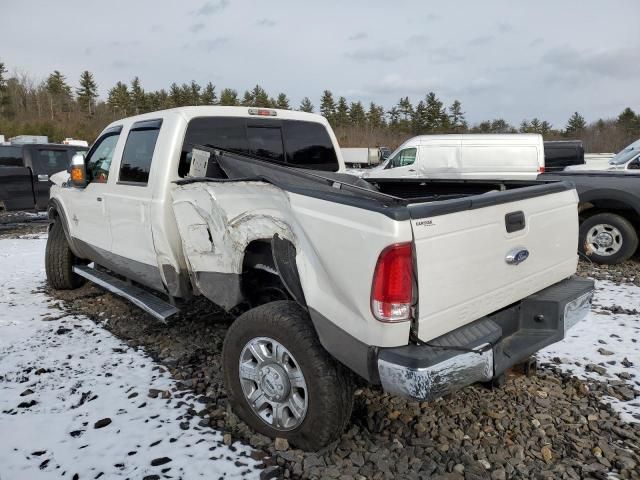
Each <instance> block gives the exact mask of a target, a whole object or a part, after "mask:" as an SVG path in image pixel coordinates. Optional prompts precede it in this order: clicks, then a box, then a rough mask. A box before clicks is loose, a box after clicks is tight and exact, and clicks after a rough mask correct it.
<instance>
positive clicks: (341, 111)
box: [333, 97, 351, 127]
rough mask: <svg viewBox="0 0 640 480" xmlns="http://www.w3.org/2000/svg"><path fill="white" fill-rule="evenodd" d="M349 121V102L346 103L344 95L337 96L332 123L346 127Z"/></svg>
mask: <svg viewBox="0 0 640 480" xmlns="http://www.w3.org/2000/svg"><path fill="white" fill-rule="evenodd" d="M350 123H351V118H350V117H349V104H348V103H347V99H346V98H344V97H340V98H338V106H337V107H336V109H335V112H334V115H333V124H334V126H336V127H346V126H347V125H349V124H350Z"/></svg>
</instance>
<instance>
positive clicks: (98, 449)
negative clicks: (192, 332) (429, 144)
mask: <svg viewBox="0 0 640 480" xmlns="http://www.w3.org/2000/svg"><path fill="white" fill-rule="evenodd" d="M44 247H45V240H44V239H43V238H38V236H37V235H29V236H27V238H22V239H0V480H32V479H33V480H37V479H49V478H67V479H74V478H79V479H86V478H91V479H93V478H103V479H111V478H126V477H128V478H136V479H143V478H149V479H155V478H164V475H166V476H170V477H171V478H185V479H192V478H207V479H215V478H256V477H257V476H258V475H257V474H258V472H259V470H256V468H255V464H256V462H255V461H253V460H252V459H251V458H250V457H249V454H250V449H249V448H248V447H245V446H242V445H240V444H234V445H232V446H231V447H227V446H226V445H224V443H223V442H222V436H221V434H220V433H219V432H217V431H215V430H213V429H211V428H208V427H200V426H198V425H197V421H198V418H199V417H195V419H194V420H191V421H190V422H189V421H188V420H187V419H186V417H185V415H187V411H188V410H189V408H190V405H192V404H193V405H194V407H193V408H195V409H196V410H198V409H199V408H198V404H197V403H195V404H194V401H193V396H192V395H191V394H189V393H188V392H184V394H183V395H182V397H181V394H179V393H176V392H172V393H171V394H170V392H171V390H172V389H173V388H175V383H174V381H173V380H172V379H171V378H170V377H169V375H168V374H167V373H166V372H165V370H164V368H163V367H162V366H160V365H158V364H155V363H154V362H153V360H152V359H151V358H149V357H148V356H147V355H146V354H145V353H144V351H142V350H135V349H132V348H130V347H128V345H127V344H125V343H123V342H122V341H120V340H118V339H117V338H115V337H114V336H113V335H111V334H110V333H109V332H108V331H106V330H105V329H103V328H101V327H100V326H98V325H96V324H95V323H94V322H93V321H91V320H90V319H88V318H85V317H82V316H76V315H73V316H65V315H64V312H62V311H61V310H60V309H59V308H57V307H56V303H57V302H56V301H55V300H53V299H51V298H50V297H49V296H48V295H46V294H45V293H44V292H43V286H44ZM596 286H597V292H596V296H595V301H594V308H593V311H592V313H591V314H590V315H589V317H588V318H587V319H586V320H585V321H583V322H581V323H579V324H578V325H576V326H575V327H574V328H573V329H572V330H570V333H569V336H568V337H567V338H566V339H565V340H564V341H563V342H560V343H558V344H555V345H552V346H551V347H549V348H547V349H545V350H544V351H542V352H540V354H539V358H540V359H541V360H542V361H543V362H552V363H555V364H557V365H558V366H559V367H560V368H562V369H564V370H565V371H568V372H571V373H572V374H575V375H577V376H579V377H582V378H587V379H592V380H597V381H600V382H612V381H613V382H619V383H620V385H622V387H623V388H624V387H625V385H626V386H628V387H635V388H636V389H638V382H640V346H639V344H638V343H637V342H640V335H639V333H640V314H638V313H633V310H634V309H636V310H640V287H636V286H633V285H616V284H615V283H612V282H609V281H598V282H597V283H596ZM556 359H560V363H558V362H557V360H556ZM594 366H595V367H597V368H595V369H594ZM616 388H619V387H616ZM149 389H156V390H158V392H156V393H158V395H157V396H156V398H150V397H149V396H148V393H149ZM163 392H165V393H163ZM631 393H633V392H631ZM163 397H164V398H163ZM167 397H168V398H167ZM606 401H610V402H611V404H612V405H613V407H614V408H616V409H617V410H618V411H619V412H620V413H621V415H622V416H623V418H624V419H625V420H627V421H637V419H638V418H640V399H635V400H627V401H621V400H618V399H614V398H610V399H606ZM634 417H635V418H634ZM167 469H169V470H167Z"/></svg>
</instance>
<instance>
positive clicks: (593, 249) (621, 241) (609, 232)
mask: <svg viewBox="0 0 640 480" xmlns="http://www.w3.org/2000/svg"><path fill="white" fill-rule="evenodd" d="M539 179H541V180H559V181H562V180H564V181H570V182H572V183H574V184H575V186H576V189H577V191H578V196H579V199H580V203H579V206H578V208H579V211H580V240H579V246H580V251H581V252H582V253H583V254H585V255H587V256H588V258H590V259H591V260H593V261H594V262H596V263H603V264H616V263H620V262H623V261H625V260H627V259H629V258H630V257H631V256H632V255H633V254H634V253H635V252H636V251H637V250H638V237H639V236H640V176H638V175H636V174H633V173H630V172H624V171H618V172H616V171H564V172H556V173H552V174H547V173H545V174H544V175H540V177H539Z"/></svg>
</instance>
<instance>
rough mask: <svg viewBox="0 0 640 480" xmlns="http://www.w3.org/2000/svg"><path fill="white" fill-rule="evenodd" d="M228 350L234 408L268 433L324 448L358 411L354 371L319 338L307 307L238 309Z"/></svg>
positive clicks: (225, 359) (227, 341) (306, 447)
mask: <svg viewBox="0 0 640 480" xmlns="http://www.w3.org/2000/svg"><path fill="white" fill-rule="evenodd" d="M222 358H223V365H224V377H225V385H226V388H227V393H228V394H229V396H230V399H231V401H232V402H233V403H232V406H233V408H234V410H235V411H236V413H237V414H238V416H239V417H240V418H242V419H243V420H244V421H245V422H246V423H247V424H249V425H250V426H251V427H252V428H253V429H254V430H256V431H258V432H260V433H262V434H264V435H267V436H269V437H272V438H273V437H282V438H286V439H287V440H288V441H289V442H291V443H292V444H294V445H296V446H298V447H299V448H302V449H304V450H317V449H319V448H321V447H323V446H325V445H327V444H328V443H329V442H331V441H333V440H335V439H336V438H337V437H338V436H339V435H340V434H341V433H342V430H343V429H344V427H345V425H346V423H347V422H348V421H349V418H350V417H351V409H352V405H353V382H352V379H351V376H350V374H349V372H348V371H346V370H345V368H344V367H343V366H342V365H340V364H339V363H338V362H337V361H336V360H334V359H333V358H332V357H331V356H330V355H329V354H328V353H327V352H326V351H325V350H324V348H323V347H322V345H320V341H319V340H318V337H317V335H316V332H315V330H314V328H313V325H312V324H311V320H310V319H309V316H308V314H307V312H306V311H305V310H304V309H303V308H302V307H300V306H299V305H298V304H297V303H295V302H290V301H277V302H271V303H268V304H265V305H261V306H259V307H256V308H254V309H252V310H249V311H248V312H246V313H244V314H243V315H241V316H240V317H238V318H237V319H236V321H235V322H234V323H233V324H232V325H231V327H230V328H229V331H228V332H227V335H226V338H225V341H224V347H223V351H222Z"/></svg>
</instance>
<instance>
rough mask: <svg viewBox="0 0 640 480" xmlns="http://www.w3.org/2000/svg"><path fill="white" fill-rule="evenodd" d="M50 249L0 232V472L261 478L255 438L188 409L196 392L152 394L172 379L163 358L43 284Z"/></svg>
mask: <svg viewBox="0 0 640 480" xmlns="http://www.w3.org/2000/svg"><path fill="white" fill-rule="evenodd" d="M44 248H45V240H44V239H37V240H24V239H14V240H8V239H3V240H0V292H2V294H1V295H2V296H1V297H0V365H1V368H0V432H1V435H0V478H1V479H2V480H35V479H49V478H61V477H64V478H73V477H74V475H75V474H77V475H78V476H79V478H81V479H82V478H98V475H99V474H102V476H101V477H100V478H104V479H111V478H126V477H128V478H143V477H144V476H145V475H153V474H155V475H160V476H162V474H163V472H166V475H170V476H171V477H172V478H185V479H192V478H207V479H210V478H222V477H224V478H256V477H257V476H258V470H256V469H255V468H254V467H255V463H256V462H255V461H254V460H252V459H251V458H250V457H249V454H250V449H249V448H248V447H245V446H243V445H241V444H236V445H233V446H232V447H231V448H230V447H227V446H226V445H224V444H223V442H222V435H221V434H220V432H218V431H216V430H214V429H211V428H209V427H200V426H197V422H198V421H199V420H200V417H198V416H196V417H195V418H194V419H192V420H191V421H188V420H187V419H186V418H185V415H186V414H187V410H188V409H189V408H190V405H193V408H194V409H195V410H200V409H201V408H203V405H199V404H197V403H195V404H194V401H195V400H194V397H193V395H192V394H190V393H189V392H180V393H178V394H176V393H175V392H174V393H173V396H172V397H170V398H162V394H160V395H159V396H158V397H157V398H150V397H148V393H149V389H157V390H160V391H165V392H167V396H168V392H170V391H171V389H172V388H173V387H174V386H175V382H174V381H173V380H172V379H171V377H170V375H169V373H168V372H167V371H166V370H165V369H164V367H162V366H160V365H157V364H155V363H154V362H153V360H152V359H151V358H150V357H149V356H147V355H146V354H145V353H144V351H143V350H141V349H138V350H136V349H132V348H130V347H129V346H128V345H127V344H125V343H123V342H122V341H120V340H119V339H117V338H115V337H114V336H113V335H111V334H110V333H109V332H107V331H106V330H104V329H102V328H100V327H99V326H98V325H96V324H94V323H93V322H92V321H91V320H90V319H88V318H86V317H82V316H66V315H65V313H64V312H63V311H61V310H60V309H59V308H56V305H55V304H56V302H55V301H52V300H51V299H50V298H49V297H48V296H47V295H46V294H45V293H44V292H43V291H42V287H43V285H44ZM29 391H32V392H33V393H29ZM21 394H24V395H23V396H21ZM178 397H180V398H178ZM32 402H35V403H32ZM145 404H146V405H145ZM107 418H108V419H110V420H111V422H110V423H109V424H108V425H106V426H104V427H102V428H96V422H98V421H100V420H103V419H107ZM185 422H186V423H185ZM104 423H106V421H105V422H104ZM181 424H182V427H181ZM187 426H188V429H183V428H186V427H187ZM163 457H167V458H169V459H171V460H170V461H167V463H164V464H162V465H157V466H152V464H151V463H152V461H153V460H156V459H162V458H163ZM165 461H166V460H165ZM154 463H156V462H154ZM166 469H169V470H166Z"/></svg>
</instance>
